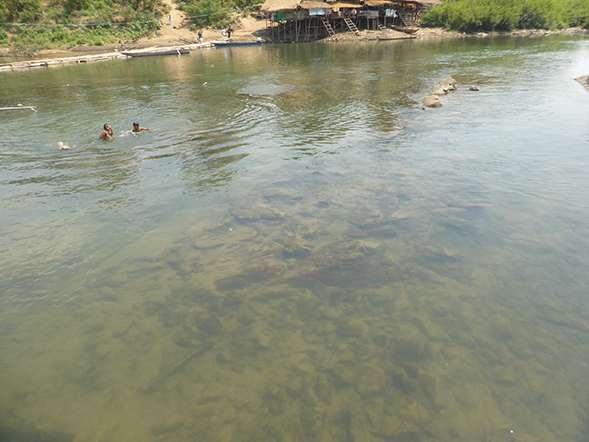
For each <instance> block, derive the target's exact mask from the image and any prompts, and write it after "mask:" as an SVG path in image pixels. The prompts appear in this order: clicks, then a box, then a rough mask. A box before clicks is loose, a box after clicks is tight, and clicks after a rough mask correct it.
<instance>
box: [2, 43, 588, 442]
mask: <svg viewBox="0 0 589 442" xmlns="http://www.w3.org/2000/svg"><path fill="white" fill-rule="evenodd" d="M586 54H587V41H586V40H585V39H582V38H574V37H567V38H562V37H555V38H546V39H539V40H530V39H498V40H477V41H470V40H466V41H446V42H440V43H435V42H430V43H424V42H402V43H400V44H391V45H386V44H382V42H381V43H370V42H369V43H362V44H355V43H354V44H349V45H339V44H338V45H293V46H292V47H291V46H269V47H262V48H247V49H245V48H243V49H241V50H239V51H235V50H229V49H223V50H217V51H204V52H202V53H193V54H191V55H190V56H188V57H185V56H182V57H163V58H160V59H143V60H141V59H140V60H130V61H129V62H121V63H119V62H113V63H109V64H102V65H88V66H72V67H67V68H63V69H59V70H57V69H56V70H48V71H45V72H29V73H15V74H10V75H8V74H7V75H5V76H3V77H2V78H0V81H1V82H2V84H3V85H6V86H7V87H3V88H2V89H0V100H1V101H2V102H7V103H11V102H14V101H19V102H23V104H25V103H26V105H35V106H37V108H38V109H39V112H38V113H37V114H27V115H25V114H20V113H19V114H9V115H7V116H6V119H5V120H3V123H2V124H3V126H4V127H5V128H6V129H5V133H6V134H7V135H6V137H5V139H4V140H3V141H2V144H0V146H1V148H0V155H1V157H2V162H1V164H0V198H1V200H2V212H3V216H2V218H0V231H1V232H2V233H1V234H0V256H1V258H0V268H1V269H2V270H0V289H1V293H2V295H1V297H0V303H1V304H0V305H2V309H1V310H0V352H1V353H0V354H1V356H2V357H1V358H0V367H1V370H0V435H2V434H4V435H7V434H8V435H13V436H6V437H17V436H19V437H28V438H45V439H47V438H53V439H52V440H63V441H70V440H75V441H90V440H92V441H119V440H120V441H126V442H128V441H133V440H137V441H139V440H141V441H184V440H186V441H188V440H207V441H242V440H243V441H338V442H340V441H402V442H418V441H424V442H425V441H481V442H483V441H485V442H499V441H501V442H502V441H516V442H534V441H542V442H545V441H559V442H560V441H570V442H580V441H582V440H585V437H586V434H587V431H588V430H589V402H588V400H589V398H588V393H587V392H588V389H587V377H586V364H587V362H588V361H587V354H588V351H587V350H588V348H587V336H588V335H589V305H588V302H587V298H586V293H587V290H586V289H587V286H588V279H587V274H586V265H585V263H586V262H587V258H588V256H587V250H589V248H588V247H587V245H588V244H587V238H588V237H589V235H588V234H589V225H588V222H587V219H589V218H588V216H587V215H589V214H588V213H587V207H586V201H587V197H588V195H587V188H589V186H588V185H589V180H588V179H587V175H586V173H585V170H586V166H587V163H588V156H587V147H588V144H587V142H588V139H589V137H588V132H587V126H586V124H585V123H586V121H587V118H586V117H587V116H588V115H589V100H588V98H589V97H587V95H586V94H585V93H584V91H583V90H582V88H581V87H580V86H579V85H578V84H576V83H575V82H574V81H573V80H572V79H573V78H575V77H577V76H579V75H582V74H586V73H587V72H586V71H589V58H588V57H587V55H586ZM448 73H452V74H453V75H454V77H455V78H456V79H457V81H458V83H459V90H458V92H457V93H455V94H453V95H451V96H447V97H443V100H442V101H443V102H444V103H445V106H444V108H442V109H439V110H436V111H427V112H424V111H422V110H421V109H420V104H421V100H422V98H423V96H424V95H425V94H426V93H427V92H428V91H429V90H430V89H431V87H432V86H433V84H435V83H436V82H437V81H438V80H439V79H441V78H442V77H444V76H445V75H446V74H448ZM205 82H207V84H208V85H207V86H204V83H205ZM470 84H477V85H478V86H480V88H481V92H479V93H472V92H469V91H468V90H467V86H468V85H470ZM134 120H138V121H139V122H140V124H141V125H142V126H147V127H152V128H154V129H157V130H155V131H153V132H144V133H141V134H139V135H133V134H130V133H129V132H128V131H129V130H130V129H131V127H130V124H131V122H132V121H134ZM103 122H109V123H110V124H112V125H113V128H114V129H115V134H116V136H117V137H116V138H117V139H116V140H115V142H114V143H109V144H104V143H100V142H98V141H95V138H96V137H97V135H98V133H99V128H100V127H101V126H102V124H103ZM57 141H67V142H68V143H70V144H77V145H78V146H79V147H78V148H76V149H75V150H73V151H70V152H62V151H58V150H57V149H56V148H55V146H56V143H57ZM14 435H17V436H14Z"/></svg>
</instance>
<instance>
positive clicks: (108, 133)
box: [98, 124, 115, 141]
mask: <svg viewBox="0 0 589 442" xmlns="http://www.w3.org/2000/svg"><path fill="white" fill-rule="evenodd" d="M103 128H104V130H103V131H102V133H101V134H100V135H99V136H98V139H99V140H105V141H112V140H114V139H115V136H114V134H113V133H112V127H110V124H105V125H104V126H103Z"/></svg>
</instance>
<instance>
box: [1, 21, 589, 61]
mask: <svg viewBox="0 0 589 442" xmlns="http://www.w3.org/2000/svg"><path fill="white" fill-rule="evenodd" d="M174 18H175V20H176V25H174V23H172V24H171V25H170V24H163V25H162V30H161V31H160V32H159V33H158V34H157V35H156V36H154V37H143V38H141V39H138V40H137V41H132V42H122V41H119V42H117V43H112V44H108V45H103V46H86V45H81V46H76V47H73V48H58V49H45V50H41V51H38V52H35V53H33V54H27V55H23V54H19V53H17V52H15V51H14V50H13V49H12V48H0V68H1V67H2V64H4V65H6V64H13V65H16V64H18V65H19V66H20V67H24V68H27V67H39V66H49V65H59V64H67V62H72V60H73V62H82V63H84V62H88V61H102V60H105V59H112V58H117V57H116V55H117V53H122V52H124V51H130V50H136V49H148V48H183V47H187V46H190V47H191V48H192V50H194V49H199V48H201V47H202V48H206V47H211V45H210V43H209V42H211V41H215V40H220V39H222V36H221V33H220V31H218V30H215V29H207V30H203V31H202V33H203V38H204V40H205V44H204V45H200V44H199V43H200V42H199V40H198V36H197V34H196V33H195V32H193V31H191V30H190V26H189V23H187V22H186V21H185V17H184V16H182V15H181V14H178V15H175V16H174ZM266 26H267V21H266V20H264V19H258V18H255V17H253V16H246V17H241V18H238V17H236V24H235V32H234V34H233V37H232V38H231V40H232V41H248V40H252V39H262V40H263V41H265V42H268V43H272V40H271V39H270V34H269V31H268V29H267V28H266ZM588 32H589V31H588V30H587V29H583V28H566V29H556V30H538V29H530V30H515V31H511V32H478V33H473V34H468V33H464V32H457V31H448V30H446V29H443V28H419V30H418V32H416V33H415V34H414V35H412V36H408V35H407V34H403V33H402V32H398V31H393V30H387V31H384V32H383V31H367V30H364V31H361V32H360V33H358V34H357V35H356V34H353V33H351V32H344V33H340V34H337V36H336V38H331V37H328V38H325V39H323V40H320V41H324V42H332V41H333V42H335V41H367V40H378V39H379V38H381V39H382V37H386V38H385V39H390V40H394V39H403V38H417V39H440V38H489V37H497V36H514V37H543V36H549V35H558V34H577V33H579V34H587V33H588ZM121 57H124V56H123V55H121ZM56 59H60V60H64V62H63V63H61V62H60V63H52V62H50V61H51V60H56ZM4 70H12V69H4ZM1 71H2V69H0V72H1Z"/></svg>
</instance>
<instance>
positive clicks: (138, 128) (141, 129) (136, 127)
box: [132, 123, 151, 132]
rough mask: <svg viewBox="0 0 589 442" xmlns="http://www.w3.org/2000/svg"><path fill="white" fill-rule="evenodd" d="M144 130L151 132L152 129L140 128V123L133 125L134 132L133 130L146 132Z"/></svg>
mask: <svg viewBox="0 0 589 442" xmlns="http://www.w3.org/2000/svg"><path fill="white" fill-rule="evenodd" d="M144 130H151V129H148V128H147V127H139V123H133V130H132V132H141V131H144Z"/></svg>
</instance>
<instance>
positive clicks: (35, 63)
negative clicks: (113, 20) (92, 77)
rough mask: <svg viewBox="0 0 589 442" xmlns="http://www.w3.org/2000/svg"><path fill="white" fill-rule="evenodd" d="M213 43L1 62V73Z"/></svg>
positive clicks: (188, 48)
mask: <svg viewBox="0 0 589 442" xmlns="http://www.w3.org/2000/svg"><path fill="white" fill-rule="evenodd" d="M212 46H213V45H212V44H211V43H202V44H200V43H194V44H186V45H182V46H168V47H153V48H144V49H137V50H130V51H124V52H125V53H123V52H118V51H117V52H109V53H106V54H96V55H80V56H78V57H66V58H51V59H46V60H30V61H15V62H14V63H4V64H0V73H2V72H12V71H20V70H25V69H34V68H44V67H54V66H64V65H67V64H76V63H94V62H98V61H108V60H120V59H126V58H129V57H132V56H140V55H145V54H149V55H165V54H170V53H172V52H173V53H186V52H189V51H193V50H195V49H200V48H209V47H212Z"/></svg>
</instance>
